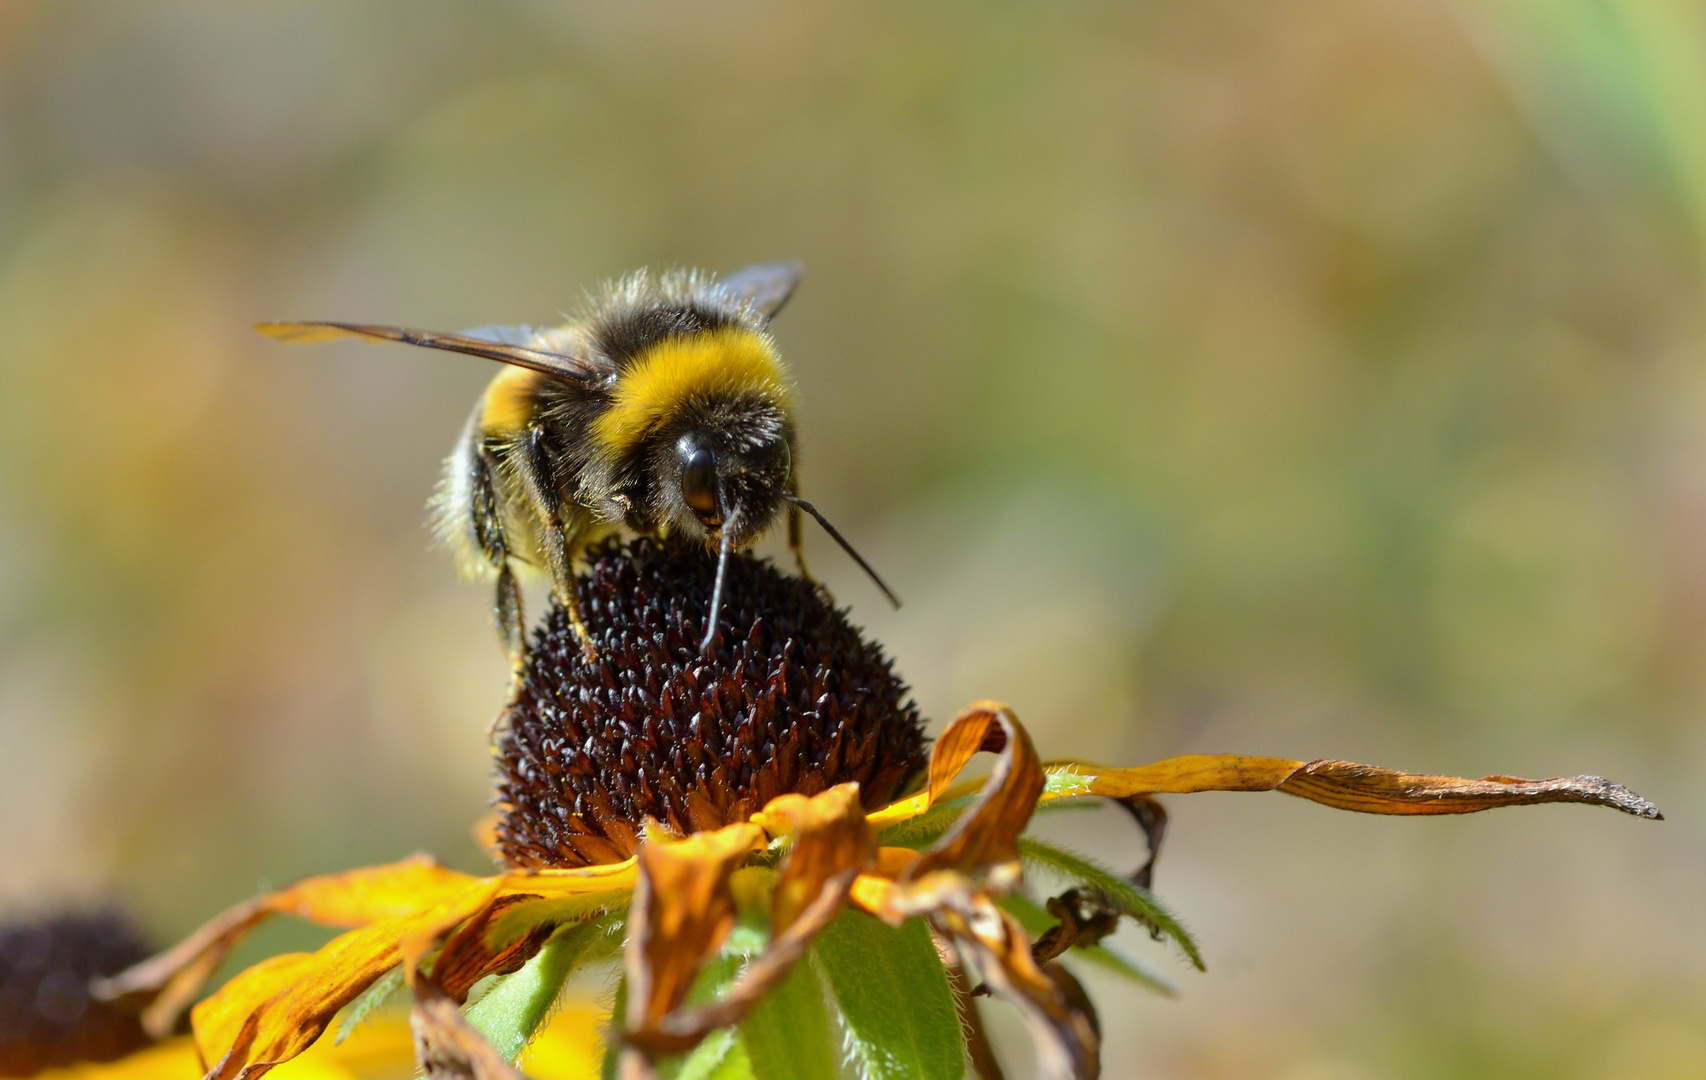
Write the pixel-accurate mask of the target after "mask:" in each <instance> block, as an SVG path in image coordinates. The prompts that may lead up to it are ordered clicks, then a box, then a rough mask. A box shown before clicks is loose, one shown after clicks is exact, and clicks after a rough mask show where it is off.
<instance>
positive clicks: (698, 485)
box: [676, 435, 723, 525]
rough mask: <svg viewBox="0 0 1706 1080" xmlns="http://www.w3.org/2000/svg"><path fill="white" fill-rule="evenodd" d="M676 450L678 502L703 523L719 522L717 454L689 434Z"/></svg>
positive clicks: (720, 518) (720, 504)
mask: <svg viewBox="0 0 1706 1080" xmlns="http://www.w3.org/2000/svg"><path fill="white" fill-rule="evenodd" d="M676 451H677V452H678V453H679V454H680V455H681V498H682V501H683V502H685V503H686V504H687V505H688V506H689V507H690V508H691V509H692V510H693V512H694V513H695V514H697V515H699V520H700V521H703V522H704V523H705V524H707V525H714V524H716V523H718V522H720V521H721V520H722V518H723V506H722V500H721V499H719V498H718V497H717V452H716V451H715V450H712V449H711V448H710V447H709V446H706V445H705V444H704V443H702V442H700V441H699V440H698V439H696V438H694V437H693V436H692V435H683V436H682V437H681V441H680V442H678V443H676Z"/></svg>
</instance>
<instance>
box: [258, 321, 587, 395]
mask: <svg viewBox="0 0 1706 1080" xmlns="http://www.w3.org/2000/svg"><path fill="white" fill-rule="evenodd" d="M255 329H256V330H259V331H260V332H261V333H263V334H265V335H267V336H268V337H271V338H277V339H278V340H279V341H289V342H296V343H312V342H320V341H331V340H332V339H334V338H341V337H353V338H360V339H362V340H364V341H399V342H402V343H403V344H404V345H420V346H423V347H425V348H428V349H444V350H446V351H448V352H459V353H467V354H468V355H469V356H483V357H485V358H486V359H488V360H496V361H498V362H499V363H503V364H514V365H515V366H516V367H524V368H531V369H532V370H534V371H539V372H543V373H544V374H546V375H555V376H556V377H557V378H559V379H568V380H569V381H571V382H591V381H594V380H597V379H600V378H602V377H603V376H604V374H605V372H604V371H603V370H602V369H600V368H599V367H598V366H597V365H595V364H594V363H593V362H592V361H591V360H589V359H588V358H586V357H583V356H572V355H569V354H566V353H555V352H546V351H544V350H542V349H531V348H528V347H526V346H524V345H519V344H513V343H511V342H508V341H503V340H499V335H498V333H497V332H498V331H500V330H502V331H512V332H519V331H520V330H521V329H522V328H521V327H481V328H480V329H479V330H476V331H474V332H472V333H468V334H440V333H436V332H434V331H432V330H409V329H406V328H404V327H401V326H370V325H368V324H366V323H337V322H284V323H257V324H256V325H255Z"/></svg>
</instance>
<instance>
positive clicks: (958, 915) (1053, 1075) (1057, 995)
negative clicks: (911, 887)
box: [930, 889, 1102, 1080]
mask: <svg viewBox="0 0 1706 1080" xmlns="http://www.w3.org/2000/svg"><path fill="white" fill-rule="evenodd" d="M930 921H931V922H932V923H934V924H935V925H936V927H937V929H938V930H940V931H941V932H942V933H943V934H944V935H946V936H948V937H949V938H950V939H951V940H952V941H953V942H954V945H955V947H956V948H958V949H959V950H960V955H961V956H962V957H963V958H964V959H965V960H966V961H967V962H968V963H970V964H971V965H972V966H973V967H975V968H976V969H977V970H978V972H979V973H980V974H982V975H983V978H984V980H985V981H986V982H987V983H988V984H989V985H990V987H991V988H992V989H994V990H995V991H996V993H998V994H1001V995H1002V996H1003V997H1004V998H1006V999H1007V1000H1008V1001H1010V1002H1011V1003H1013V1005H1015V1006H1016V1007H1017V1008H1018V1010H1019V1013H1020V1015H1021V1016H1023V1017H1024V1018H1025V1022H1026V1024H1027V1025H1028V1026H1029V1027H1030V1029H1031V1034H1032V1037H1033V1038H1034V1039H1035V1041H1036V1044H1037V1064H1038V1067H1039V1071H1040V1072H1041V1073H1042V1075H1043V1076H1044V1077H1047V1078H1048V1080H1096V1077H1098V1076H1100V1075H1101V1071H1102V1064H1101V1038H1100V1037H1099V1036H1098V1035H1097V1033H1096V1025H1095V1022H1094V1021H1093V1020H1092V1019H1091V1016H1090V1013H1089V1012H1088V1010H1087V1009H1086V1008H1083V1007H1082V1006H1081V1005H1080V1003H1078V1002H1075V1001H1074V1000H1073V998H1072V997H1071V996H1069V995H1068V994H1067V993H1066V992H1065V990H1064V989H1063V988H1062V987H1061V985H1060V984H1059V983H1057V982H1056V981H1055V980H1054V979H1053V978H1052V977H1050V975H1049V974H1048V973H1047V972H1045V971H1044V970H1043V969H1042V968H1041V967H1040V966H1038V964H1037V962H1036V960H1035V959H1033V958H1032V956H1031V946H1030V943H1029V942H1028V941H1027V940H1026V938H1025V932H1024V930H1023V929H1022V928H1021V927H1020V926H1019V924H1018V922H1017V921H1015V920H1014V918H1013V917H1012V916H1011V915H1009V914H1007V913H1006V912H1005V911H1002V910H1001V908H999V907H998V906H996V904H995V901H994V900H993V899H991V898H990V897H989V896H988V895H987V894H985V893H980V892H976V891H972V890H969V889H968V890H965V891H963V892H960V893H957V894H945V895H944V896H943V897H942V906H941V907H940V908H938V909H937V910H936V911H935V912H934V913H932V915H931V917H930Z"/></svg>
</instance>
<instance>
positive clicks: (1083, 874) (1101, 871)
mask: <svg viewBox="0 0 1706 1080" xmlns="http://www.w3.org/2000/svg"><path fill="white" fill-rule="evenodd" d="M1019 854H1020V855H1021V856H1023V857H1024V859H1025V861H1026V862H1027V863H1031V864H1034V865H1038V866H1041V867H1043V868H1045V869H1047V870H1050V871H1052V872H1054V873H1056V874H1058V875H1059V876H1061V877H1063V878H1066V879H1067V880H1068V881H1071V882H1073V883H1075V884H1078V885H1084V886H1087V887H1088V888H1091V889H1094V890H1095V891H1096V892H1098V893H1100V894H1101V895H1102V896H1103V897H1104V898H1105V899H1106V900H1107V901H1108V903H1109V904H1111V905H1112V906H1113V908H1114V909H1115V910H1116V911H1118V912H1119V913H1120V914H1121V915H1128V916H1130V917H1131V918H1133V919H1136V920H1137V921H1138V922H1140V923H1142V924H1143V925H1144V926H1147V927H1149V931H1150V933H1151V934H1152V935H1153V936H1154V937H1155V938H1156V939H1157V940H1159V939H1161V938H1171V939H1172V940H1173V942H1174V943H1175V944H1177V945H1178V946H1179V949H1180V951H1181V952H1183V953H1184V954H1185V957H1186V958H1187V959H1188V960H1190V962H1191V963H1192V964H1194V965H1195V966H1196V968H1197V970H1198V971H1206V970H1208V969H1207V968H1206V967H1204V966H1203V959H1202V953H1201V952H1200V951H1198V949H1197V943H1196V942H1195V941H1193V940H1191V935H1190V934H1189V933H1188V932H1186V930H1185V928H1184V927H1183V926H1181V925H1180V924H1179V920H1178V919H1177V918H1176V917H1174V915H1173V913H1172V912H1170V911H1168V910H1167V909H1166V908H1164V907H1162V906H1161V905H1160V903H1158V902H1157V901H1156V899H1155V898H1154V897H1153V896H1150V895H1149V893H1148V891H1146V890H1144V889H1140V888H1138V887H1137V886H1136V885H1133V884H1132V883H1131V882H1130V881H1127V880H1126V879H1125V878H1123V877H1120V876H1119V875H1118V874H1116V873H1114V872H1113V871H1112V870H1110V869H1108V868H1107V867H1105V866H1102V865H1101V864H1099V863H1096V862H1093V861H1091V860H1090V859H1087V858H1085V857H1084V856H1082V855H1079V854H1077V853H1075V852H1071V851H1068V850H1066V849H1065V848H1061V847H1056V846H1055V845H1053V844H1046V843H1044V842H1043V841H1041V840H1035V839H1032V838H1030V837H1020V838H1019Z"/></svg>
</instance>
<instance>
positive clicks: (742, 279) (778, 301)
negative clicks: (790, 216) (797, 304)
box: [717, 259, 806, 319]
mask: <svg viewBox="0 0 1706 1080" xmlns="http://www.w3.org/2000/svg"><path fill="white" fill-rule="evenodd" d="M805 272H806V268H805V265H804V264H803V263H801V262H800V261H799V260H797V259H787V260H784V261H782V262H768V263H758V264H757V265H754V266H748V267H745V268H743V269H740V270H736V271H735V272H734V273H732V274H728V275H726V276H725V277H723V278H722V279H721V280H719V281H718V282H717V287H718V288H720V289H722V290H723V291H724V292H728V293H733V294H734V295H736V296H738V297H740V298H741V299H742V300H745V301H746V302H747V303H748V304H750V305H751V306H752V308H753V309H754V310H755V311H758V312H761V313H762V314H763V315H764V317H765V318H766V319H773V318H775V317H776V313H777V312H778V311H781V310H782V305H783V304H786V303H787V302H788V297H790V296H792V295H793V293H794V288H795V286H797V285H799V283H800V277H801V275H803V274H804V273H805Z"/></svg>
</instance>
